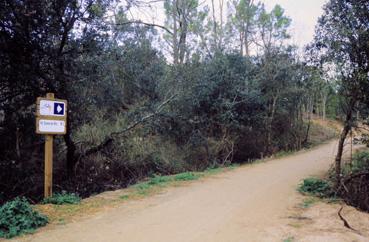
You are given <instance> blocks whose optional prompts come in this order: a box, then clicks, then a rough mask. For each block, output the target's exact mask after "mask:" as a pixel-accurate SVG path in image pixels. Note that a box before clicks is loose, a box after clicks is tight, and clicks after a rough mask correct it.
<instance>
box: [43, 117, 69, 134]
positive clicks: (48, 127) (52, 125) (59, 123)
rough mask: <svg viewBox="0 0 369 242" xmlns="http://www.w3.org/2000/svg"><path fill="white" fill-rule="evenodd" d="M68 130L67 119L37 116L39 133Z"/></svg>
mask: <svg viewBox="0 0 369 242" xmlns="http://www.w3.org/2000/svg"><path fill="white" fill-rule="evenodd" d="M66 131H67V129H66V122H65V120H52V119H43V118H37V133H38V134H65V133H66Z"/></svg>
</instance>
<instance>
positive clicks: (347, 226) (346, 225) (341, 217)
mask: <svg viewBox="0 0 369 242" xmlns="http://www.w3.org/2000/svg"><path fill="white" fill-rule="evenodd" d="M342 210H343V206H342V207H341V208H340V210H339V211H338V217H340V219H341V220H342V221H343V225H344V226H345V227H346V228H348V229H351V230H352V231H354V232H355V233H357V234H359V235H361V233H360V231H358V230H356V229H354V228H353V227H351V226H350V224H349V223H348V222H347V220H346V219H345V218H344V217H343V216H342V214H341V212H342Z"/></svg>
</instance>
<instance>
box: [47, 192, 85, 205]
mask: <svg viewBox="0 0 369 242" xmlns="http://www.w3.org/2000/svg"><path fill="white" fill-rule="evenodd" d="M80 202H81V198H80V197H79V196H77V195H76V194H74V193H66V192H62V193H56V194H54V195H53V196H52V197H48V198H45V199H44V200H43V201H42V203H43V204H55V205H62V204H79V203H80Z"/></svg>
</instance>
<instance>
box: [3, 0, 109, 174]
mask: <svg viewBox="0 0 369 242" xmlns="http://www.w3.org/2000/svg"><path fill="white" fill-rule="evenodd" d="M108 3H109V1H100V0H86V1H77V0H63V1H42V0H41V1H14V0H6V1H2V2H1V3H0V36H1V38H0V41H1V42H0V56H1V59H2V61H1V63H0V65H1V67H0V69H1V70H0V72H1V73H0V76H1V77H0V78H1V79H0V80H1V81H0V98H1V102H0V103H1V105H0V109H1V110H4V113H5V114H4V115H5V120H4V126H6V127H7V128H6V129H5V130H4V132H9V134H12V133H15V130H19V132H20V133H22V134H25V133H27V132H29V131H28V129H30V127H32V126H31V125H29V123H30V122H31V121H30V118H31V117H32V112H31V111H30V107H31V106H32V105H33V104H34V102H35V100H36V97H37V96H43V95H45V93H47V92H55V93H56V94H57V96H58V97H59V98H66V99H68V97H69V87H70V86H71V85H72V82H73V79H74V78H73V77H72V76H71V74H72V70H73V67H74V65H73V63H74V60H75V59H76V56H78V54H79V53H80V52H81V51H84V50H83V48H82V47H83V45H82V44H83V42H84V41H85V40H86V39H88V38H86V36H91V35H94V33H96V31H95V28H94V27H93V26H95V24H96V21H95V20H96V19H97V18H101V17H102V15H103V14H104V11H105V9H106V7H107V5H108ZM77 26H78V27H79V28H80V31H81V33H80V34H78V33H77V32H76V31H75V30H76V27H77ZM76 36H81V38H78V37H76ZM72 109H73V108H72ZM68 117H70V116H68ZM13 120H17V121H16V122H13ZM69 121H70V122H68V123H69V124H73V120H69ZM27 122H28V124H26V123H27ZM12 123H13V124H12ZM72 127H73V126H71V127H69V128H68V130H69V131H68V133H67V134H66V135H65V136H64V141H65V144H66V146H67V159H66V160H67V162H66V163H67V167H68V171H69V172H70V173H71V172H72V170H73V166H74V164H75V162H76V157H75V150H76V147H75V144H74V142H73V141H72V138H71V128H72ZM7 137H8V138H9V139H11V140H10V142H9V141H5V140H4V141H5V142H4V145H5V146H7V143H9V145H12V146H13V144H12V143H13V142H14V141H15V142H17V141H16V140H17V139H16V138H14V137H13V135H7ZM16 146H17V145H14V146H13V147H16ZM9 150H11V149H10V147H9Z"/></svg>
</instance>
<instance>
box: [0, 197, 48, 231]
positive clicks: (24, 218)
mask: <svg viewBox="0 0 369 242" xmlns="http://www.w3.org/2000/svg"><path fill="white" fill-rule="evenodd" d="M47 222H48V219H47V217H46V216H44V215H42V214H40V213H38V212H37V211H34V210H33V209H32V207H31V205H30V204H29V203H28V201H27V200H26V199H25V198H16V199H14V200H13V201H10V202H7V203H5V204H4V205H2V206H1V207H0V238H12V237H14V236H17V235H20V234H24V233H32V232H33V231H34V230H35V229H37V228H39V227H41V226H44V225H46V224H47Z"/></svg>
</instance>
